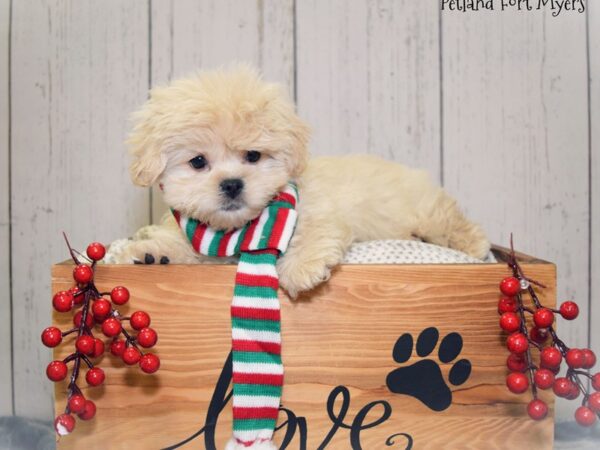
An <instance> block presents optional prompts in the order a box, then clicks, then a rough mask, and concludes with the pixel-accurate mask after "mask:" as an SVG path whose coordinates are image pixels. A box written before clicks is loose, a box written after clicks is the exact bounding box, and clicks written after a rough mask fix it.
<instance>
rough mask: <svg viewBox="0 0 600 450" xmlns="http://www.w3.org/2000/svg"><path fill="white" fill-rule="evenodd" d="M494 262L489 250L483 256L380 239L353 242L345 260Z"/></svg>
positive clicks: (371, 262)
mask: <svg viewBox="0 0 600 450" xmlns="http://www.w3.org/2000/svg"><path fill="white" fill-rule="evenodd" d="M493 262H496V259H495V258H494V255H492V253H491V252H490V253H489V255H488V256H487V257H486V258H485V259H484V260H480V259H476V258H473V257H471V256H469V255H467V254H466V253H463V252H459V251H458V250H453V249H451V248H446V247H440V246H439V245H433V244H428V243H426V242H421V241H399V240H381V241H367V242H359V243H356V244H353V245H352V247H350V250H349V251H348V253H347V254H346V257H345V258H344V263H345V264H477V263H493Z"/></svg>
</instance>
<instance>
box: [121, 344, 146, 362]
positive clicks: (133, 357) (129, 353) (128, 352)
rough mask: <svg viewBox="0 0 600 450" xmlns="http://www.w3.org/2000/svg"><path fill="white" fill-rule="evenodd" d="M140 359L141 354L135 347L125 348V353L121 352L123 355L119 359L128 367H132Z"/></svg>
mask: <svg viewBox="0 0 600 450" xmlns="http://www.w3.org/2000/svg"><path fill="white" fill-rule="evenodd" d="M141 357H142V354H141V353H140V351H139V350H138V349H137V348H135V347H127V348H126V349H125V351H124V352H123V355H122V356H121V358H123V362H124V363H125V364H128V365H130V366H132V365H133V364H136V363H137V362H138V361H139V360H140V358H141Z"/></svg>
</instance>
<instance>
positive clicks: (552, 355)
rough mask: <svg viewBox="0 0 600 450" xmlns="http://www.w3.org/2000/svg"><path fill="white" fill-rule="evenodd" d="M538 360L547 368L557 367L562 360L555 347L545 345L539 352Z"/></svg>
mask: <svg viewBox="0 0 600 450" xmlns="http://www.w3.org/2000/svg"><path fill="white" fill-rule="evenodd" d="M540 361H541V363H542V365H543V366H544V367H546V368H548V369H554V368H555V367H559V366H560V363H561V362H562V355H561V353H560V351H558V349H557V348H555V347H546V348H544V349H543V350H542V351H541V352H540Z"/></svg>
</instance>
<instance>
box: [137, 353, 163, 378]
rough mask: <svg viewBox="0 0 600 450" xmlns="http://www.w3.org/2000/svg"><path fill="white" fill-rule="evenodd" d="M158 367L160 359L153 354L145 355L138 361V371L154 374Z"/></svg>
mask: <svg viewBox="0 0 600 450" xmlns="http://www.w3.org/2000/svg"><path fill="white" fill-rule="evenodd" d="M159 367H160V359H158V356H156V355H155V354H153V353H146V354H145V355H144V356H142V359H140V369H142V372H145V373H154V372H156V371H157V370H158V368H159Z"/></svg>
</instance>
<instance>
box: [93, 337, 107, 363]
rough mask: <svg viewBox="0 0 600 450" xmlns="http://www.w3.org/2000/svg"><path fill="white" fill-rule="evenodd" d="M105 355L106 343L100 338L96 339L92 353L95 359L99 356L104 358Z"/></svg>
mask: <svg viewBox="0 0 600 450" xmlns="http://www.w3.org/2000/svg"><path fill="white" fill-rule="evenodd" d="M103 353H104V342H102V340H100V339H98V338H94V351H93V353H92V355H91V356H92V357H93V358H97V357H98V356H102V354H103Z"/></svg>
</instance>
